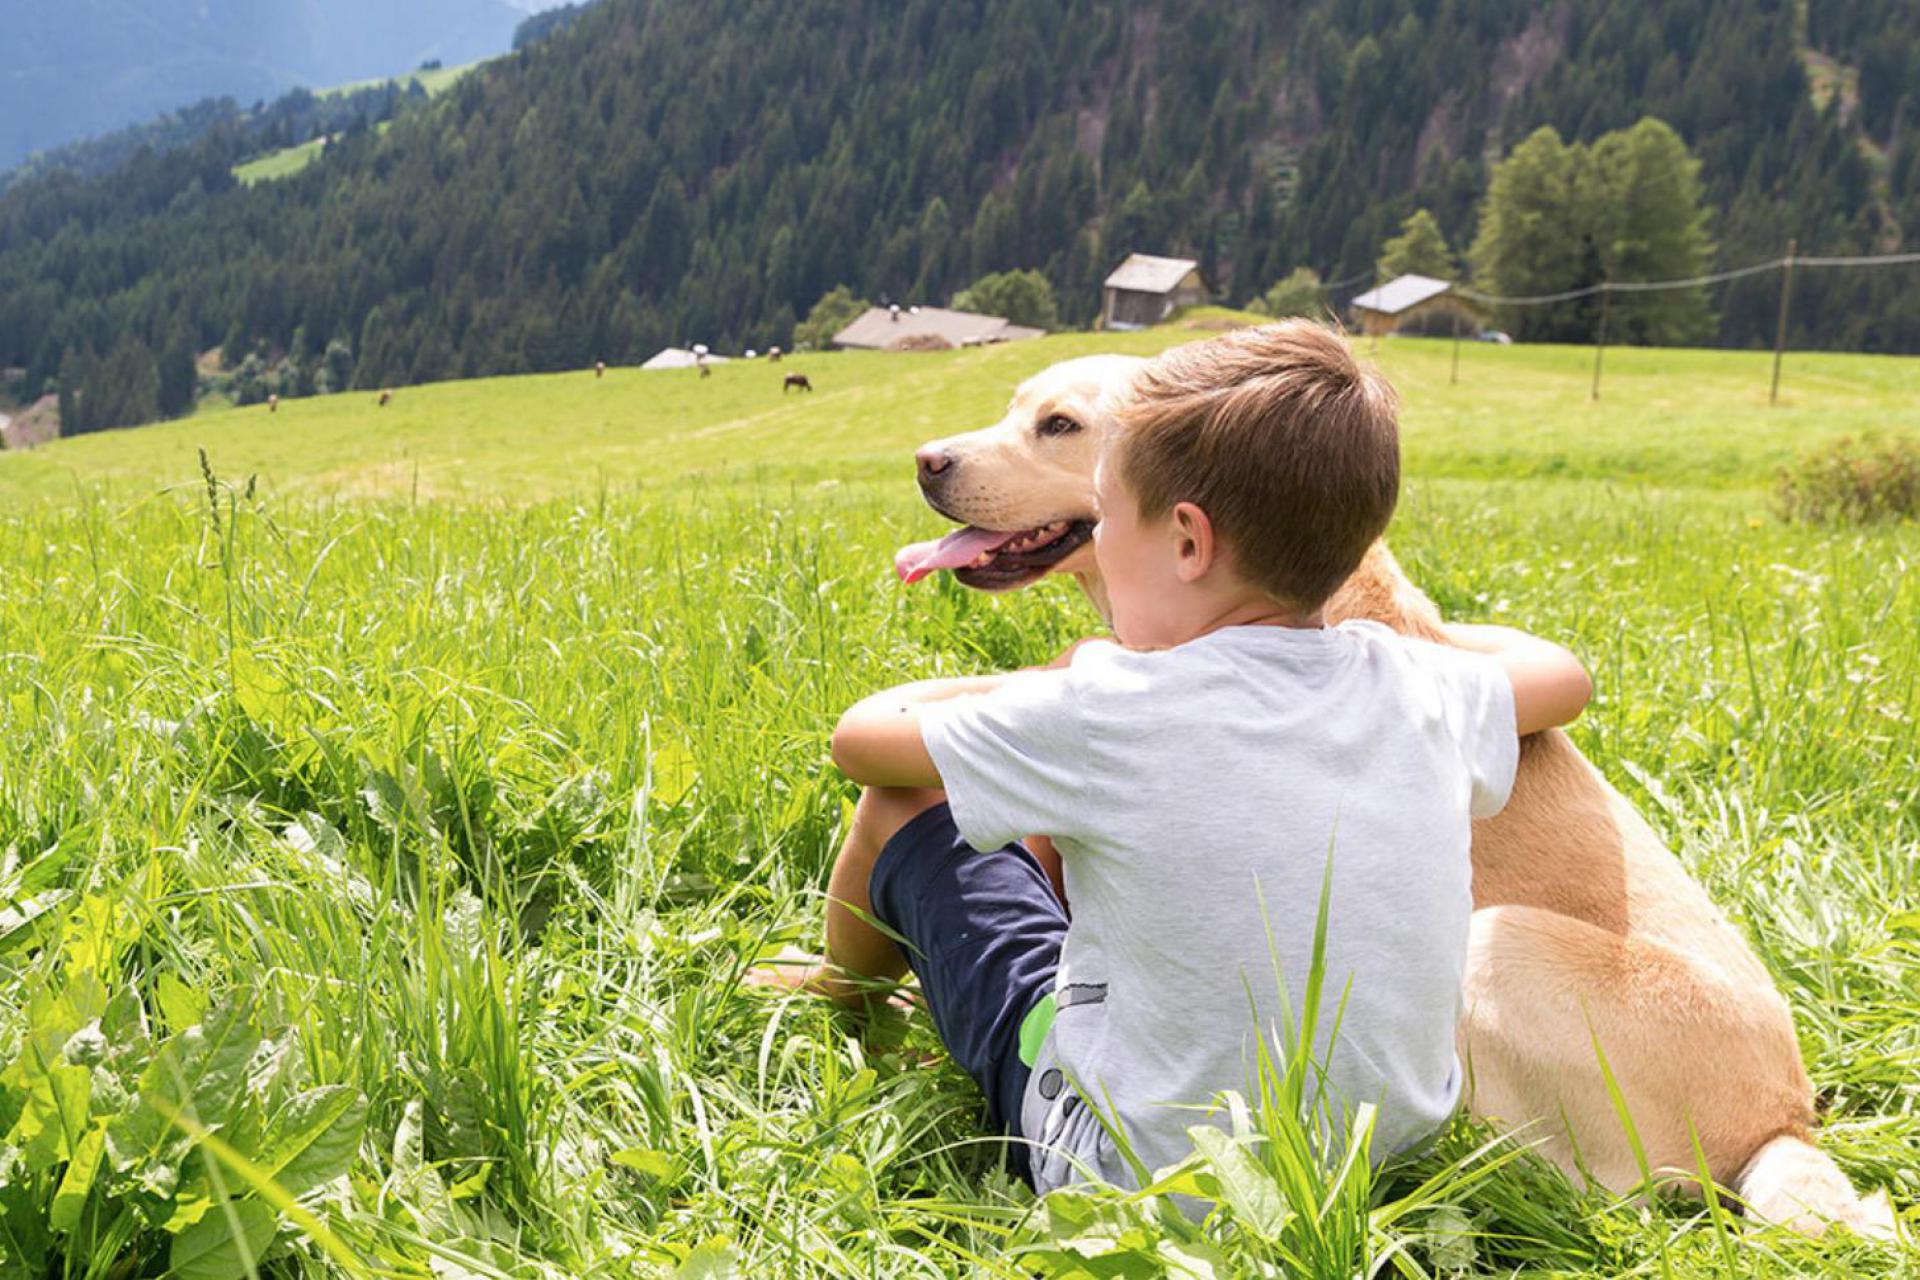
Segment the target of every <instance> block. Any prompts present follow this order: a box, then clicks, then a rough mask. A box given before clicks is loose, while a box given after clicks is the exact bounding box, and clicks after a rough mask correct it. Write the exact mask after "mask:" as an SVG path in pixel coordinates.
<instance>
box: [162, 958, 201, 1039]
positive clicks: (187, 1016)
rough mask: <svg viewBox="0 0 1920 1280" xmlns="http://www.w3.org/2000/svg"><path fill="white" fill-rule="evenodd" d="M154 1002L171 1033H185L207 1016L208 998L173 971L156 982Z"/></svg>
mask: <svg viewBox="0 0 1920 1280" xmlns="http://www.w3.org/2000/svg"><path fill="white" fill-rule="evenodd" d="M153 1001H154V1003H155V1004H157V1005H159V1006H160V1016H161V1018H163V1019H164V1020H165V1021H166V1024H167V1028H168V1030H171V1031H176V1032H177V1031H185V1030H186V1029H187V1028H188V1027H190V1026H192V1025H193V1024H194V1023H196V1022H198V1021H200V1019H202V1018H204V1017H206V1015H207V998H206V997H205V996H203V995H201V994H200V993H199V992H198V991H195V990H194V989H193V988H192V987H190V986H188V985H187V984H186V983H184V982H182V981H181V980H180V979H179V977H178V976H177V975H175V974H174V973H172V972H171V971H169V972H166V973H162V974H161V975H160V977H159V979H158V980H157V981H155V982H154V984H153Z"/></svg>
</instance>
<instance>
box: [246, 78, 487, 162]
mask: <svg viewBox="0 0 1920 1280" xmlns="http://www.w3.org/2000/svg"><path fill="white" fill-rule="evenodd" d="M479 65H480V64H479V63H478V62H469V63H465V64H463V65H461V66H458V67H436V68H435V69H433V70H432V71H415V72H413V73H412V74H411V75H404V76H393V77H390V79H391V80H392V81H393V83H395V84H398V85H400V86H401V87H402V88H405V87H406V86H407V85H409V84H418V85H419V86H420V87H421V88H422V89H424V90H425V91H426V93H427V96H428V97H434V96H435V95H438V94H442V93H445V92H446V91H447V90H448V89H451V88H452V87H453V86H454V85H455V84H457V83H459V81H460V78H461V77H462V76H464V75H466V74H467V73H468V72H469V71H471V70H473V69H474V68H475V67H477V66H479ZM387 82H388V81H387V80H358V81H355V82H354V83H352V84H343V85H335V86H334V87H333V88H331V89H322V90H321V91H320V93H319V95H318V96H320V97H322V98H327V97H336V96H338V95H340V94H343V93H352V92H353V91H354V90H356V89H371V88H374V87H376V86H378V85H382V84H386V83H387ZM392 123H393V122H392V121H391V120H382V121H381V122H380V123H379V124H378V125H377V126H375V127H376V129H377V130H378V131H379V132H381V133H385V132H386V131H387V128H388V127H389V126H390V125H391V124H392ZM324 142H325V140H324V139H321V138H313V139H311V140H309V141H306V142H301V143H297V144H295V145H294V146H291V147H282V148H281V149H280V150H278V151H270V152H268V153H267V154H266V155H263V156H256V157H255V158H253V159H252V160H249V161H247V162H246V163H245V164H237V165H235V166H233V176H234V177H235V178H236V179H238V180H239V181H240V182H241V183H242V184H243V185H245V186H249V187H250V186H252V185H253V184H254V183H256V182H272V181H273V180H274V179H276V178H290V177H292V176H293V175H294V174H296V173H299V172H300V171H301V170H302V169H304V168H306V167H307V166H308V165H310V164H312V163H313V162H314V161H315V160H318V159H319V158H320V150H321V148H322V146H323V145H324Z"/></svg>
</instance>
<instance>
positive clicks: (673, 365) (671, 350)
mask: <svg viewBox="0 0 1920 1280" xmlns="http://www.w3.org/2000/svg"><path fill="white" fill-rule="evenodd" d="M731 359H732V357H730V356H714V355H710V356H708V357H707V363H708V364H726V363H728V362H729V361H730V360H731ZM699 363H700V356H699V354H698V353H696V352H692V351H689V350H687V349H686V348H685V347H667V348H665V349H663V350H661V351H659V352H657V353H656V354H654V355H652V356H650V357H648V358H647V360H646V362H645V363H644V364H642V365H641V366H640V367H641V368H642V369H691V368H693V367H694V366H695V365H697V364H699Z"/></svg>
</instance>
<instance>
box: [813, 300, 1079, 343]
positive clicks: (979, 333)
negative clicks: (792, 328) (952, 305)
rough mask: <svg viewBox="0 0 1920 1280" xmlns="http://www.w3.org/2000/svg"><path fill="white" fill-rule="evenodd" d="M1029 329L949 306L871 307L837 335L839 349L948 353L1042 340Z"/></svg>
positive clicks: (1040, 332)
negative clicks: (1036, 339)
mask: <svg viewBox="0 0 1920 1280" xmlns="http://www.w3.org/2000/svg"><path fill="white" fill-rule="evenodd" d="M1043 332H1044V331H1043V330H1040V329H1029V328H1027V327H1026V326H1025V325H1018V324H1014V323H1012V322H1011V321H1008V320H1004V319H1002V318H1001V317H999V316H983V315H977V314H975V313H974V312H971V311H949V310H948V309H947V308H945V307H905V308H902V307H897V306H895V307H868V308H867V309H866V310H865V311H864V312H862V313H861V314H860V315H859V317H858V318H856V319H855V320H854V321H853V323H852V324H850V325H848V326H847V327H846V328H844V329H842V330H841V331H840V332H838V333H836V334H834V335H833V345H834V346H836V347H851V348H855V349H857V350H863V351H944V350H949V349H951V348H953V347H977V346H979V345H981V344H982V343H987V342H1018V341H1021V340H1022V339H1025V338H1038V337H1041V336H1042V334H1043Z"/></svg>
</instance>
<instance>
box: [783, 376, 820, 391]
mask: <svg viewBox="0 0 1920 1280" xmlns="http://www.w3.org/2000/svg"><path fill="white" fill-rule="evenodd" d="M795 387H798V388H799V389H800V390H802V391H812V390H813V383H811V382H809V381H808V380H807V375H806V374H804V373H790V374H788V375H787V380H786V381H785V382H783V383H781V384H780V394H781V395H785V394H787V392H789V391H792V390H793V389H794V388H795Z"/></svg>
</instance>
